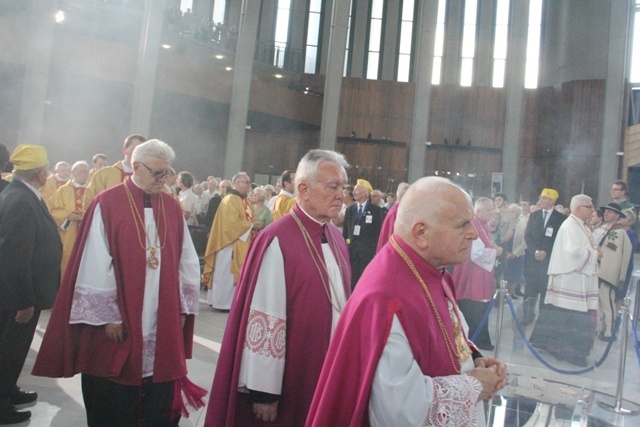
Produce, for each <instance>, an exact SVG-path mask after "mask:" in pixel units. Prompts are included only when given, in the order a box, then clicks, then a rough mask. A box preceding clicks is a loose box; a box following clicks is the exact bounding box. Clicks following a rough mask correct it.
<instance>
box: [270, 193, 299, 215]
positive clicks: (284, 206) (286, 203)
mask: <svg viewBox="0 0 640 427" xmlns="http://www.w3.org/2000/svg"><path fill="white" fill-rule="evenodd" d="M296 202H297V200H296V198H295V197H289V196H287V195H286V194H279V195H278V197H277V199H276V202H275V203H274V204H273V220H274V221H275V220H277V219H280V218H282V217H283V216H285V215H286V214H288V213H289V212H290V211H291V209H293V207H294V206H295V205H296Z"/></svg>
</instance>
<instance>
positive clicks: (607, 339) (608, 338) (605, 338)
mask: <svg viewBox="0 0 640 427" xmlns="http://www.w3.org/2000/svg"><path fill="white" fill-rule="evenodd" d="M598 338H599V339H600V341H604V342H609V341H615V340H616V337H605V336H604V335H600V336H599V337H598Z"/></svg>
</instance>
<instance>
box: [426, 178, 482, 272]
mask: <svg viewBox="0 0 640 427" xmlns="http://www.w3.org/2000/svg"><path fill="white" fill-rule="evenodd" d="M489 206H491V205H489ZM472 219H473V208H472V206H471V200H469V199H468V198H467V197H466V196H465V195H464V194H463V193H462V192H461V191H460V190H458V189H453V194H452V196H451V197H450V198H449V199H448V200H447V201H446V202H444V206H443V208H442V209H440V210H439V211H438V215H437V218H436V219H435V220H436V223H435V225H434V226H432V227H429V228H428V229H427V233H428V234H427V241H428V242H430V245H429V252H428V257H429V258H430V259H427V258H425V259H427V261H429V262H430V263H431V265H433V266H435V267H444V266H448V265H454V264H460V263H462V262H465V261H466V260H467V258H468V257H469V251H470V250H471V244H472V243H473V241H474V240H475V239H477V238H478V233H477V232H476V229H475V228H474V226H473V224H472V223H471V220H472Z"/></svg>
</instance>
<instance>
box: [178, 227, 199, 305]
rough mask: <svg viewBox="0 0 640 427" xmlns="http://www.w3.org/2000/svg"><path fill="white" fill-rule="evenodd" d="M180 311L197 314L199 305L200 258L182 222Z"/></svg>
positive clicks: (187, 228)
mask: <svg viewBox="0 0 640 427" xmlns="http://www.w3.org/2000/svg"><path fill="white" fill-rule="evenodd" d="M179 274H180V312H181V313H183V314H198V309H199V307H200V260H199V259H198V253H197V252H196V248H195V247H194V246H193V240H191V234H189V227H187V223H186V222H184V239H183V241H182V253H181V254H180V268H179Z"/></svg>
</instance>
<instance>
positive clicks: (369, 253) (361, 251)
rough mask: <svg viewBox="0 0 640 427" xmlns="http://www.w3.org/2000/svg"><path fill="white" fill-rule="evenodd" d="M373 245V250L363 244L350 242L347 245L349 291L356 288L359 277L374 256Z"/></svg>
mask: <svg viewBox="0 0 640 427" xmlns="http://www.w3.org/2000/svg"><path fill="white" fill-rule="evenodd" d="M375 254H376V252H375V245H374V246H373V248H369V247H367V246H366V243H363V242H352V243H351V244H350V245H349V263H350V264H351V290H352V291H353V289H354V288H355V287H356V284H357V283H358V280H360V276H362V273H363V272H364V269H365V268H367V265H369V263H370V262H371V260H372V259H373V257H374V256H375Z"/></svg>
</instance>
